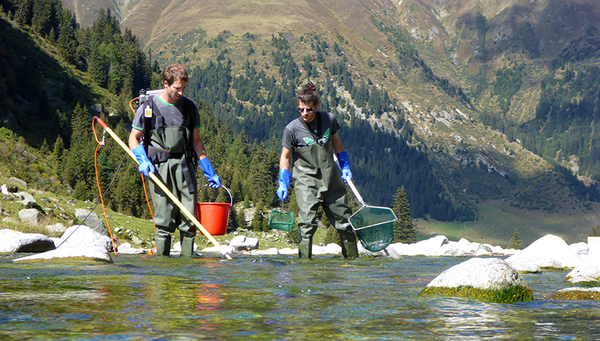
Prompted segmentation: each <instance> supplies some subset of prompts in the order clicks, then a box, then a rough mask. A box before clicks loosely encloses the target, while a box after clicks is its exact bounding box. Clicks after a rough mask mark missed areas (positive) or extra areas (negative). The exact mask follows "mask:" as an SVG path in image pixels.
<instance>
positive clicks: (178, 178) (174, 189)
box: [148, 127, 198, 255]
mask: <svg viewBox="0 0 600 341" xmlns="http://www.w3.org/2000/svg"><path fill="white" fill-rule="evenodd" d="M163 135H164V136H163V137H162V140H163V142H164V141H166V143H165V144H166V145H161V146H160V147H161V148H165V149H168V150H170V151H173V152H178V153H179V152H180V151H182V150H185V146H186V145H188V143H189V142H188V138H189V131H188V130H187V128H185V127H167V128H165V129H164V133H163ZM157 136H158V133H156V132H155V131H153V140H152V142H153V143H155V142H156V141H155V138H157ZM184 167H185V168H187V170H188V172H189V174H188V179H190V178H191V179H192V180H191V181H189V180H186V176H185V175H184V172H183V169H184ZM154 175H156V177H158V178H159V179H160V181H162V183H163V184H164V185H165V186H166V187H167V188H168V189H169V190H170V191H171V193H173V195H174V196H175V197H176V198H177V199H178V200H179V201H180V202H181V204H182V205H183V207H185V208H186V209H187V210H188V211H189V212H190V213H191V214H194V215H195V216H197V214H196V213H197V212H196V202H197V201H198V200H197V183H196V170H195V165H194V160H193V158H190V157H187V158H184V159H181V158H171V159H166V160H164V161H163V162H160V163H159V164H157V165H156V172H154ZM148 187H149V189H150V193H151V197H152V204H153V207H154V212H153V213H154V223H155V225H156V240H159V239H160V238H163V239H164V238H166V237H167V236H169V241H170V234H171V233H173V232H175V231H176V230H177V229H179V231H180V233H181V237H182V240H184V238H191V239H192V244H193V238H194V237H195V235H196V228H195V226H194V224H193V223H192V222H191V221H190V220H189V219H188V218H187V217H186V216H185V215H184V214H183V213H182V212H181V210H180V208H179V207H178V206H177V205H175V204H174V203H173V202H172V201H171V199H169V197H167V195H166V194H165V193H164V192H163V190H162V189H161V188H160V187H159V186H157V185H155V184H154V183H153V182H152V181H150V182H149V186H148ZM157 244H158V242H157ZM192 246H193V245H192ZM157 248H158V245H157ZM182 249H183V245H182ZM192 251H193V250H192ZM190 255H191V252H190Z"/></svg>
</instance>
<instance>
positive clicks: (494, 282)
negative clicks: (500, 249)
mask: <svg viewBox="0 0 600 341" xmlns="http://www.w3.org/2000/svg"><path fill="white" fill-rule="evenodd" d="M421 295H442V296H459V297H470V298H476V299H480V300H483V301H488V302H498V303H513V302H527V301H533V292H532V291H531V289H530V288H529V285H528V284H527V283H526V282H525V279H523V277H522V276H521V275H520V274H519V273H518V272H517V271H516V270H515V269H514V268H512V267H511V266H510V265H509V264H508V263H506V262H505V261H503V260H501V259H498V258H472V259H469V260H468V261H465V262H462V263H460V264H457V265H455V266H453V267H451V268H449V269H448V270H446V271H444V272H442V273H441V274H440V275H439V276H437V277H436V278H434V279H433V281H431V283H429V284H428V285H427V287H426V288H425V289H424V290H423V291H422V292H421Z"/></svg>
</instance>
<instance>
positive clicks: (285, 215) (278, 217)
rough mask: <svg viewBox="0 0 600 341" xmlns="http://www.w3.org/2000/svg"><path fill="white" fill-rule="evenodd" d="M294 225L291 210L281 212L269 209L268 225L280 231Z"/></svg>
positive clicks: (287, 229)
mask: <svg viewBox="0 0 600 341" xmlns="http://www.w3.org/2000/svg"><path fill="white" fill-rule="evenodd" d="M292 225H294V213H293V212H281V211H278V210H276V209H273V210H271V215H270V216H269V227H270V228H272V229H275V230H280V231H289V230H290V229H291V228H292Z"/></svg>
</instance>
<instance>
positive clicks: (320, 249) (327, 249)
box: [312, 243, 342, 256]
mask: <svg viewBox="0 0 600 341" xmlns="http://www.w3.org/2000/svg"><path fill="white" fill-rule="evenodd" d="M339 253H342V247H341V246H339V245H338V244H335V243H331V244H327V245H326V246H319V245H313V247H312V254H313V256H318V255H337V254H339Z"/></svg>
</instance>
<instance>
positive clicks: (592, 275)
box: [565, 258, 600, 283]
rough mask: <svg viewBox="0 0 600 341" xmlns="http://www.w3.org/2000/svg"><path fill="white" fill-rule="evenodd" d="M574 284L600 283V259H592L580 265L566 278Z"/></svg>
mask: <svg viewBox="0 0 600 341" xmlns="http://www.w3.org/2000/svg"><path fill="white" fill-rule="evenodd" d="M565 279H566V280H567V281H569V282H572V283H578V282H598V281H600V259H598V258H590V259H588V260H586V261H585V262H583V263H582V264H579V265H578V266H576V267H575V269H573V270H572V271H571V272H569V273H568V274H567V277H566V278H565Z"/></svg>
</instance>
